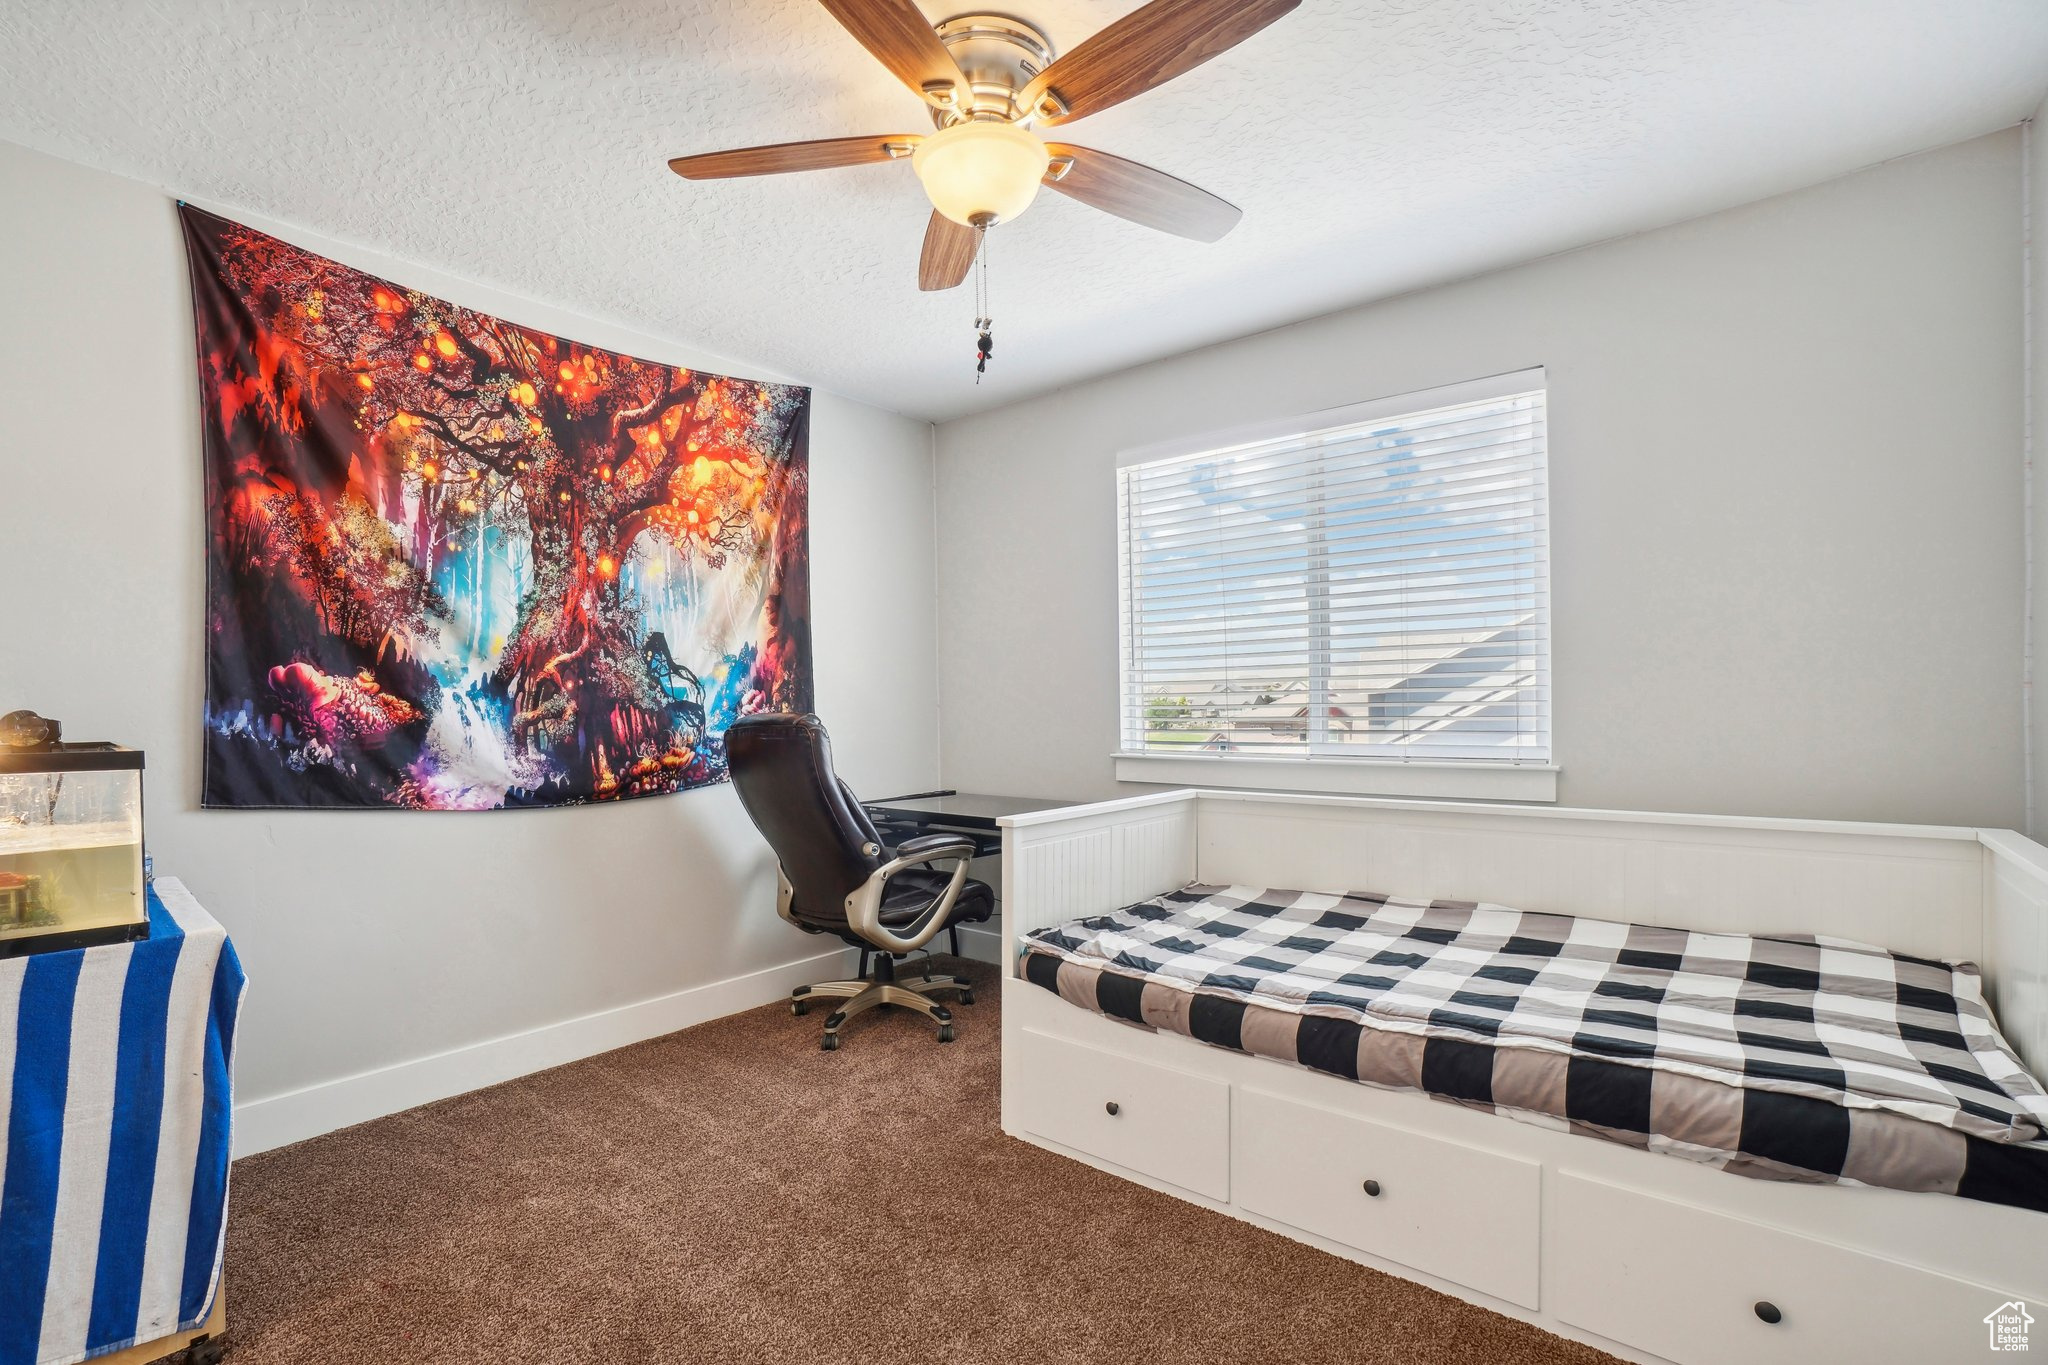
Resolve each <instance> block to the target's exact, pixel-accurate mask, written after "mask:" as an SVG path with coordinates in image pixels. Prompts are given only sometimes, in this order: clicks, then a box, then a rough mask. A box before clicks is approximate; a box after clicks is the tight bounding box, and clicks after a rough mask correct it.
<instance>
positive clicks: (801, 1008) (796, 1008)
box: [789, 1000, 811, 1015]
mask: <svg viewBox="0 0 2048 1365" xmlns="http://www.w3.org/2000/svg"><path fill="white" fill-rule="evenodd" d="M789 1012H790V1013H791V1014H795V1015H805V1014H809V1013H810V1012H811V1007H810V1006H809V1005H807V1004H805V1003H804V1002H803V1001H801V1000H792V1001H790V1002H789Z"/></svg>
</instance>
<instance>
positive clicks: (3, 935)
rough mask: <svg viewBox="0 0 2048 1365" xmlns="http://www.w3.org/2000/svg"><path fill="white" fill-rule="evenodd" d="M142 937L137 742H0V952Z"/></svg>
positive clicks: (145, 925)
mask: <svg viewBox="0 0 2048 1365" xmlns="http://www.w3.org/2000/svg"><path fill="white" fill-rule="evenodd" d="M52 728H53V729H54V726H53V727H52ZM148 937H149V910H148V905H147V896H146V893H145V888H144V885H143V875H142V751H141V750H139V749H124V748H122V747H121V746H119V745H116V744H63V743H49V744H44V745H41V746H36V747H25V748H21V747H9V746H7V745H0V958H5V957H19V956H21V955H23V954H25V953H40V952H51V951H54V950H57V949H62V948H89V947H93V946H96V945H98V944H103V943H126V942H131V941H133V940H136V939H143V938H148Z"/></svg>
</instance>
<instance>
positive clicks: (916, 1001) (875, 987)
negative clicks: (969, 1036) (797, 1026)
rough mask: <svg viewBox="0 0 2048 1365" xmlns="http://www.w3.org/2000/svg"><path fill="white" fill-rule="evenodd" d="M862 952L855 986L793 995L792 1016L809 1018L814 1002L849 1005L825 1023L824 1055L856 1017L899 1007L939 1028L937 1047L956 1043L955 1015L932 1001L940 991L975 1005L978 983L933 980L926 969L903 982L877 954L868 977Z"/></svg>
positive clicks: (892, 962) (828, 985) (831, 985)
mask: <svg viewBox="0 0 2048 1365" xmlns="http://www.w3.org/2000/svg"><path fill="white" fill-rule="evenodd" d="M867 956H868V955H867V953H866V952H863V953H862V954H861V957H862V959H863V970H862V975H861V976H860V977H859V978H857V979H855V980H852V981H820V982H819V983H818V984H817V985H815V986H798V987H797V988H796V989H795V990H793V991H791V992H790V993H789V1012H790V1013H791V1014H809V1013H810V1012H811V1002H812V1001H813V1000H820V999H823V1000H845V1001H846V1003H845V1004H844V1005H841V1006H840V1007H839V1008H838V1009H835V1010H834V1011H832V1013H831V1014H829V1015H827V1016H826V1018H825V1037H824V1039H823V1040H822V1041H820V1042H819V1044H818V1046H819V1047H820V1048H822V1049H823V1050H824V1051H826V1052H836V1051H838V1049H839V1030H840V1028H841V1027H842V1026H843V1025H844V1024H845V1023H846V1021H847V1020H849V1019H851V1018H853V1016H854V1015H856V1014H863V1013H866V1012H867V1011H868V1010H871V1009H877V1008H879V1007H881V1006H883V1005H895V1006H897V1007H899V1008H901V1009H907V1010H914V1011H916V1012H917V1013H919V1014H922V1015H924V1016H925V1017H926V1018H927V1019H930V1020H931V1021H932V1022H933V1023H935V1024H937V1025H938V1026H939V1041H940V1042H942V1043H950V1042H952V1041H953V1012H952V1011H951V1010H949V1009H947V1008H946V1007H945V1006H944V1005H942V1004H940V1003H939V1002H938V1001H936V1000H934V999H932V996H933V995H934V994H936V993H937V992H939V991H958V992H960V1003H961V1004H963V1005H971V1004H973V1003H974V983H973V982H972V981H969V980H968V979H967V978H966V977H964V976H933V975H931V973H930V970H929V969H927V970H926V973H925V975H924V976H922V977H909V978H901V977H898V976H897V975H896V961H897V959H896V955H895V954H894V953H876V954H875V955H874V964H875V965H874V971H873V974H872V975H869V974H867V972H866V967H865V959H866V958H867Z"/></svg>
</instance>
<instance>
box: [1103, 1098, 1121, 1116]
mask: <svg viewBox="0 0 2048 1365" xmlns="http://www.w3.org/2000/svg"><path fill="white" fill-rule="evenodd" d="M1102 1111H1103V1112H1104V1113H1106V1114H1108V1115H1109V1116H1110V1117H1111V1118H1115V1117H1116V1116H1117V1115H1118V1114H1121V1113H1122V1112H1123V1111H1124V1110H1123V1106H1122V1105H1120V1104H1118V1103H1117V1102H1116V1101H1115V1100H1111V1101H1110V1102H1109V1103H1108V1104H1105V1105H1103V1106H1102Z"/></svg>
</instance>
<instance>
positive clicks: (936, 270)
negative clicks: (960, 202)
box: [917, 209, 981, 290]
mask: <svg viewBox="0 0 2048 1365" xmlns="http://www.w3.org/2000/svg"><path fill="white" fill-rule="evenodd" d="M979 245H981V234H980V233H978V232H976V231H975V230H974V229H973V228H971V227H962V226H960V224H958V223H956V222H954V221H953V220H952V219H951V218H948V217H947V216H946V215H945V214H943V213H940V212H939V211H938V210H937V209H933V210H932V220H931V222H929V223H927V224H925V229H924V253H923V254H922V255H920V256H919V257H918V258H917V287H918V288H919V289H924V290H933V289H951V288H952V287H953V286H954V285H956V284H958V283H960V281H962V280H964V279H966V278H967V270H968V267H969V266H972V265H973V264H974V249H975V248H976V247H977V246H979Z"/></svg>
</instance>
